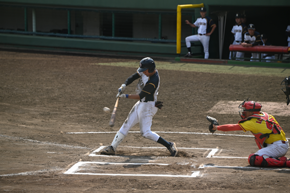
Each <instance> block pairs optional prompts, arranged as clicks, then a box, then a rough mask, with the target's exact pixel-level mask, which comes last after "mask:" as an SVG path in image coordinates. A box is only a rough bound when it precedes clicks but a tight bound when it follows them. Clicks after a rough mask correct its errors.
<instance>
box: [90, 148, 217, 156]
mask: <svg viewBox="0 0 290 193" xmlns="http://www.w3.org/2000/svg"><path fill="white" fill-rule="evenodd" d="M105 147H107V146H100V147H99V148H98V149H96V150H94V151H92V152H91V153H90V154H89V156H90V157H111V158H112V157H114V158H116V157H124V156H121V155H101V154H98V153H99V152H100V151H101V150H102V149H104V148H105ZM120 147H123V148H139V149H164V147H138V146H137V147H136V146H120ZM178 149H179V150H181V149H187V150H207V151H208V150H210V151H209V153H208V155H207V156H206V158H213V156H214V155H215V153H216V152H218V150H219V149H218V148H194V147H192V148H190V147H178ZM154 157H156V156H152V157H151V158H154ZM163 157H164V158H166V157H169V156H163ZM217 158H218V156H217Z"/></svg>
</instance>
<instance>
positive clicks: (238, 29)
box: [229, 13, 247, 60]
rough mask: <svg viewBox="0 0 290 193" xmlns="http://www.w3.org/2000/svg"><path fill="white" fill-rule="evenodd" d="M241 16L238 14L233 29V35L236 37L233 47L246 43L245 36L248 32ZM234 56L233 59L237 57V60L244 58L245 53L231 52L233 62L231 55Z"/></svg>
mask: <svg viewBox="0 0 290 193" xmlns="http://www.w3.org/2000/svg"><path fill="white" fill-rule="evenodd" d="M241 17H242V16H241V14H239V13H237V14H236V18H235V21H236V24H235V25H234V26H233V28H232V31H231V32H232V34H233V35H234V41H233V43H232V44H233V45H240V44H241V43H242V42H243V41H244V34H245V33H246V32H247V27H246V26H245V25H244V24H242V21H241ZM232 54H233V57H236V58H237V60H238V58H244V53H243V52H233V53H232V52H230V56H229V59H230V60H231V59H232V57H231V55H232Z"/></svg>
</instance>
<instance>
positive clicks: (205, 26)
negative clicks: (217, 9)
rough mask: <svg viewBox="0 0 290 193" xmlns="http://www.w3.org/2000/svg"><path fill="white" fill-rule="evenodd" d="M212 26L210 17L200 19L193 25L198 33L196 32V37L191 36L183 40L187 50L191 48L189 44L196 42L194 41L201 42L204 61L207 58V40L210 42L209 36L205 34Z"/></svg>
mask: <svg viewBox="0 0 290 193" xmlns="http://www.w3.org/2000/svg"><path fill="white" fill-rule="evenodd" d="M213 24H214V22H213V21H212V19H211V18H210V17H208V16H206V17H204V18H201V17H200V18H198V19H197V20H196V21H195V23H194V25H195V26H197V27H198V31H197V32H198V35H192V36H188V37H186V38H185V43H186V47H187V48H190V47H191V42H196V41H200V42H201V44H202V45H203V51H204V59H208V57H209V52H208V48H209V40H210V36H207V35H205V34H206V33H209V32H210V27H212V25H213Z"/></svg>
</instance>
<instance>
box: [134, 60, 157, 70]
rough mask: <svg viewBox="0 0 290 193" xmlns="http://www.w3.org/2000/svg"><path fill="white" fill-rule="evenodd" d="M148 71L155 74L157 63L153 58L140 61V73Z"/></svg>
mask: <svg viewBox="0 0 290 193" xmlns="http://www.w3.org/2000/svg"><path fill="white" fill-rule="evenodd" d="M147 69H148V72H149V73H151V72H154V70H155V62H154V60H153V59H152V58H150V57H146V58H143V59H142V60H141V61H140V67H139V68H138V72H144V71H146V70H147Z"/></svg>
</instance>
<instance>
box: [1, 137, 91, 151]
mask: <svg viewBox="0 0 290 193" xmlns="http://www.w3.org/2000/svg"><path fill="white" fill-rule="evenodd" d="M0 137H3V138H7V139H11V140H23V141H28V142H31V143H37V144H40V145H53V146H59V147H63V148H76V149H90V148H88V147H81V146H73V145H66V144H58V143H51V142H46V141H37V140H33V139H25V138H22V137H11V136H8V135H1V134H0Z"/></svg>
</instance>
